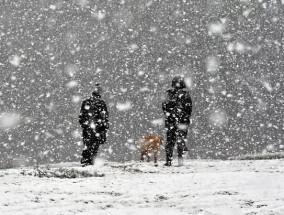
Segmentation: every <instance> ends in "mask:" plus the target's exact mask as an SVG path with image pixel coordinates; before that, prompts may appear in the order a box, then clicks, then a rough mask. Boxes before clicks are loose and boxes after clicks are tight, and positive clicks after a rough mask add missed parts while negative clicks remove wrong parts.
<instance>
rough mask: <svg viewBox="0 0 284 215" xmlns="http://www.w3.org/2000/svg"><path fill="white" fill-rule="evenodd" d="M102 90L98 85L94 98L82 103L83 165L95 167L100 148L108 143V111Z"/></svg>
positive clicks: (80, 116)
mask: <svg viewBox="0 0 284 215" xmlns="http://www.w3.org/2000/svg"><path fill="white" fill-rule="evenodd" d="M101 93H102V88H101V87H100V85H99V84H96V87H95V90H94V91H93V92H92V96H91V97H90V98H89V99H86V100H84V101H83V103H82V107H81V112H80V115H79V123H80V125H81V127H82V130H83V143H84V145H85V149H84V150H83V152H82V159H81V164H82V165H83V166H86V165H93V164H94V159H95V157H96V156H97V153H98V149H99V146H100V145H101V144H104V143H105V142H106V132H107V129H108V128H109V121H108V110H107V106H106V104H105V102H104V101H103V100H102V99H101Z"/></svg>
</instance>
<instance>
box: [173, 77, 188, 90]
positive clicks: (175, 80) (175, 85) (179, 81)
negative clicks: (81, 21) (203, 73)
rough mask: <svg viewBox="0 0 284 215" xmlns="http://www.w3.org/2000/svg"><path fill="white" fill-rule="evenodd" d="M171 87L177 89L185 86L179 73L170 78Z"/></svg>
mask: <svg viewBox="0 0 284 215" xmlns="http://www.w3.org/2000/svg"><path fill="white" fill-rule="evenodd" d="M172 87H173V88H179V89H182V88H185V87H186V85H185V82H184V78H183V76H180V75H179V76H175V77H174V78H173V80H172Z"/></svg>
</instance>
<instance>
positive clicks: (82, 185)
mask: <svg viewBox="0 0 284 215" xmlns="http://www.w3.org/2000/svg"><path fill="white" fill-rule="evenodd" d="M97 163H98V164H97V165H96V166H92V167H85V168H82V167H80V166H79V164H76V163H64V164H56V165H51V166H49V170H48V169H45V171H46V172H48V171H49V173H50V174H49V176H54V175H55V174H51V173H55V172H56V171H58V169H59V168H60V167H64V170H65V171H67V170H74V171H73V172H75V173H76V174H75V175H74V177H76V176H80V174H79V173H80V172H82V173H83V172H84V171H88V172H89V173H90V174H94V173H95V174H94V175H95V177H84V178H83V177H78V178H72V179H68V178H63V179H62V178H56V177H38V176H32V175H33V174H36V173H38V170H34V169H32V168H21V169H8V170H0V194H1V195H0V214H1V215H6V214H13V215H15V214H33V215H35V214H52V215H53V214H95V215H100V214H101V215H112V214H115V215H118V214H129V215H136V214H137V215H144V214H158V215H166V214H173V215H182V214H198V215H211V214H212V215H213V214H218V215H219V214H223V215H238V214H251V215H252V214H259V215H283V214H284V160H283V159H281V160H249V161H211V160H210V161H206V160H188V161H186V162H185V166H183V167H175V166H173V167H168V168H166V167H163V166H162V163H160V166H159V167H154V166H153V163H138V162H129V163H112V162H105V163H103V162H97ZM43 170H44V168H43ZM75 170H76V171H75ZM83 175H86V174H83Z"/></svg>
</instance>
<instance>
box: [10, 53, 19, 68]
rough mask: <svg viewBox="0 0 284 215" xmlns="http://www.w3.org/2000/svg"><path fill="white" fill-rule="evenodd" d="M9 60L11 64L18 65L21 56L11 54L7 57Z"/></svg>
mask: <svg viewBox="0 0 284 215" xmlns="http://www.w3.org/2000/svg"><path fill="white" fill-rule="evenodd" d="M9 62H10V63H11V64H12V65H13V66H16V67H18V66H20V64H21V57H20V56H18V55H13V56H10V57H9Z"/></svg>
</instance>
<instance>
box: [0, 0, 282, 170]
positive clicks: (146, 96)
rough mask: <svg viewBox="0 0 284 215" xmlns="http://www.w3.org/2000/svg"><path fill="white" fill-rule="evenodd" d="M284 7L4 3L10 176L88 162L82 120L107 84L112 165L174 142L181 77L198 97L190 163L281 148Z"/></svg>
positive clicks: (1, 72) (105, 150) (3, 103)
mask: <svg viewBox="0 0 284 215" xmlns="http://www.w3.org/2000/svg"><path fill="white" fill-rule="evenodd" d="M283 26H284V2H283V1H281V0H261V1H260V0H259V1H251V0H227V1H225V0H215V1H214V0H202V1H195V0H163V1H159V0H139V1H134V0H120V1H115V0H104V1H98V0H94V1H91V0H69V1H62V0H60V1H53V0H50V1H49V0H0V50H1V51H0V87H1V88H0V161H1V164H0V167H8V166H11V165H21V164H31V163H47V162H61V161H62V162H65V161H79V159H80V154H81V150H82V148H83V146H82V143H81V130H80V127H79V124H78V114H79V110H80V106H81V102H82V100H83V99H85V98H87V97H89V95H90V93H91V91H92V86H93V85H94V83H96V82H100V83H101V84H102V86H103V87H104V93H103V98H104V99H105V100H106V102H107V104H108V108H109V111H110V116H111V117H110V120H111V128H110V130H109V133H108V143H107V144H105V145H104V146H103V147H102V148H101V149H102V150H101V153H102V155H101V156H103V157H105V158H106V159H108V160H115V161H125V160H131V159H137V158H138V156H137V153H138V149H137V147H138V143H137V140H138V138H139V137H141V136H142V135H143V134H146V133H149V132H156V133H158V134H160V135H164V131H163V120H162V119H163V113H162V111H161V102H162V101H163V96H164V91H165V90H166V89H167V88H169V87H170V82H171V79H172V77H173V76H174V75H176V74H182V75H184V76H185V78H186V81H187V84H188V88H189V90H190V93H191V95H192V100H193V115H192V123H191V127H190V130H189V135H188V146H189V149H190V152H189V157H190V158H218V159H220V158H221V159H226V158H228V157H230V156H238V155H243V154H255V153H266V152H279V151H283V150H284V146H283V129H284V120H283V103H284V96H283V95H284V94H283V79H284V77H283V65H284V61H283V59H284V56H283V55H284V53H283V44H284V41H283V32H284V29H283Z"/></svg>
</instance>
